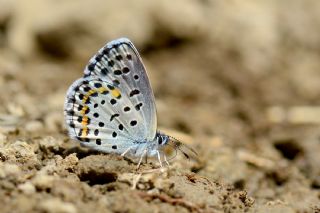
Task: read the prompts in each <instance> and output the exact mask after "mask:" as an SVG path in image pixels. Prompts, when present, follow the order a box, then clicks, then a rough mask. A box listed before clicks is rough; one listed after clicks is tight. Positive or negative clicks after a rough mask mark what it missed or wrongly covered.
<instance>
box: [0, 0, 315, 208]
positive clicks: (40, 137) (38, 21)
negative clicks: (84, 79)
mask: <svg viewBox="0 0 320 213" xmlns="http://www.w3.org/2000/svg"><path fill="white" fill-rule="evenodd" d="M319 9H320V2H318V1H316V0H305V1H303V2H301V1H298V0H290V1H289V0H285V1H281V2H279V1H275V0H272V1H253V0H249V1H245V2H240V1H239V2H238V1H216V0H205V1H200V0H199V1H192V0H177V1H169V0H164V1H146V0H138V1H134V2H131V3H130V2H129V1H116V0H112V1H108V2H107V3H106V2H105V1H102V0H93V1H90V2H89V1H84V0H81V1H59V2H57V1H52V0H46V1H43V0H30V1H22V0H15V1H10V0H0V90H1V94H0V102H1V105H0V197H1V199H0V206H1V212H49V213H51V212H52V213H55V212H66V213H76V212H259V213H264V212H288V213H290V212H320V204H319V203H320V191H319V189H320V167H319V165H320V158H319V153H320V141H319V138H320V107H319V104H320V101H319V97H320V86H319V85H320V84H319V82H320V72H319V70H320V60H319V53H320V48H319V47H320V35H319V34H320V31H319V30H317V29H319V28H320V13H319ZM123 36H125V37H128V38H130V39H131V40H132V41H133V42H134V44H135V45H136V46H137V48H138V49H139V51H140V52H141V55H142V57H143V60H144V63H145V65H146V67H147V70H148V74H149V77H150V80H151V83H152V87H153V89H154V93H155V96H156V104H157V109H158V122H159V129H160V130H163V131H164V132H166V133H168V134H170V135H172V136H174V137H176V138H179V140H181V141H183V142H184V143H186V144H188V145H189V146H191V147H193V148H194V149H195V150H196V151H197V152H198V154H199V158H198V159H192V160H186V159H185V158H183V156H182V155H178V156H177V157H176V158H175V159H173V160H171V161H170V164H171V166H170V167H169V168H166V169H162V170H159V169H158V167H159V165H158V164H157V162H152V161H151V162H149V163H147V164H143V165H142V166H141V168H140V170H139V171H137V170H136V163H135V161H133V160H131V159H127V158H122V157H121V156H118V155H112V154H103V153H99V152H95V151H92V150H88V149H86V148H83V147H80V146H79V144H78V143H77V142H75V141H72V140H71V139H69V138H68V136H67V132H66V128H65V124H64V117H63V103H64V97H65V93H66V91H67V88H68V87H69V85H70V84H71V83H72V82H73V81H74V80H76V79H77V78H79V77H80V76H81V75H82V70H83V67H84V66H85V64H86V63H87V61H88V59H89V58H90V57H91V56H92V55H93V54H94V53H95V52H96V51H97V50H98V49H99V48H100V47H101V46H102V45H103V44H104V43H105V42H107V41H110V40H112V39H115V38H118V37H123Z"/></svg>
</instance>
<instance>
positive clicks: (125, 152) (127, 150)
mask: <svg viewBox="0 0 320 213" xmlns="http://www.w3.org/2000/svg"><path fill="white" fill-rule="evenodd" d="M130 149H131V147H129V148H128V149H126V151H124V152H123V153H122V154H121V156H122V157H123V156H124V155H125V154H127V153H128V152H129V150H130Z"/></svg>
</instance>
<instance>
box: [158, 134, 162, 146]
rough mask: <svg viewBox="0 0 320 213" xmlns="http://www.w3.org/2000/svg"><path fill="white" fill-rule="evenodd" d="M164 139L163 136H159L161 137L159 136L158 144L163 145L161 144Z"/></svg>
mask: <svg viewBox="0 0 320 213" xmlns="http://www.w3.org/2000/svg"><path fill="white" fill-rule="evenodd" d="M162 141H163V140H162V137H161V136H159V137H158V144H159V145H161V144H162Z"/></svg>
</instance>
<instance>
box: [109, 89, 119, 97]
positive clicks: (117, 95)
mask: <svg viewBox="0 0 320 213" xmlns="http://www.w3.org/2000/svg"><path fill="white" fill-rule="evenodd" d="M111 95H112V96H113V97H115V98H118V97H119V96H120V95H121V93H120V91H119V90H118V89H113V90H111Z"/></svg>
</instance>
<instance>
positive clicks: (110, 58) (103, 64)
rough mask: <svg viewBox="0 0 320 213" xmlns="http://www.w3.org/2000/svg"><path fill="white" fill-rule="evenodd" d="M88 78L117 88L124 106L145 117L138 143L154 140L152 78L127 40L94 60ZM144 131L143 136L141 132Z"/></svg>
mask: <svg viewBox="0 0 320 213" xmlns="http://www.w3.org/2000/svg"><path fill="white" fill-rule="evenodd" d="M84 75H85V76H98V77H100V78H101V79H106V80H107V81H109V82H110V83H112V84H113V86H115V87H117V88H118V89H119V90H120V92H121V96H122V97H125V98H126V99H124V100H123V102H124V103H125V104H127V105H128V104H129V103H130V104H131V106H132V109H134V110H135V111H137V112H138V113H139V114H140V116H141V117H142V122H141V123H140V124H139V128H142V130H140V131H139V133H138V134H137V132H135V134H134V137H135V139H136V140H147V141H151V140H153V139H154V137H155V134H156V128H157V124H156V123H157V117H156V107H155V101H154V95H153V92H152V89H151V86H150V83H149V79H148V76H147V73H146V70H145V67H144V65H143V63H142V60H141V57H140V56H139V53H138V51H137V50H136V48H135V47H134V46H133V44H132V43H131V42H130V40H128V39H126V38H121V39H117V40H115V41H112V42H109V43H107V44H106V45H105V46H104V47H103V48H101V49H100V50H99V51H98V53H97V54H96V55H95V56H94V57H92V58H91V59H90V61H89V64H88V65H87V66H86V69H85V71H84ZM141 132H143V133H141Z"/></svg>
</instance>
